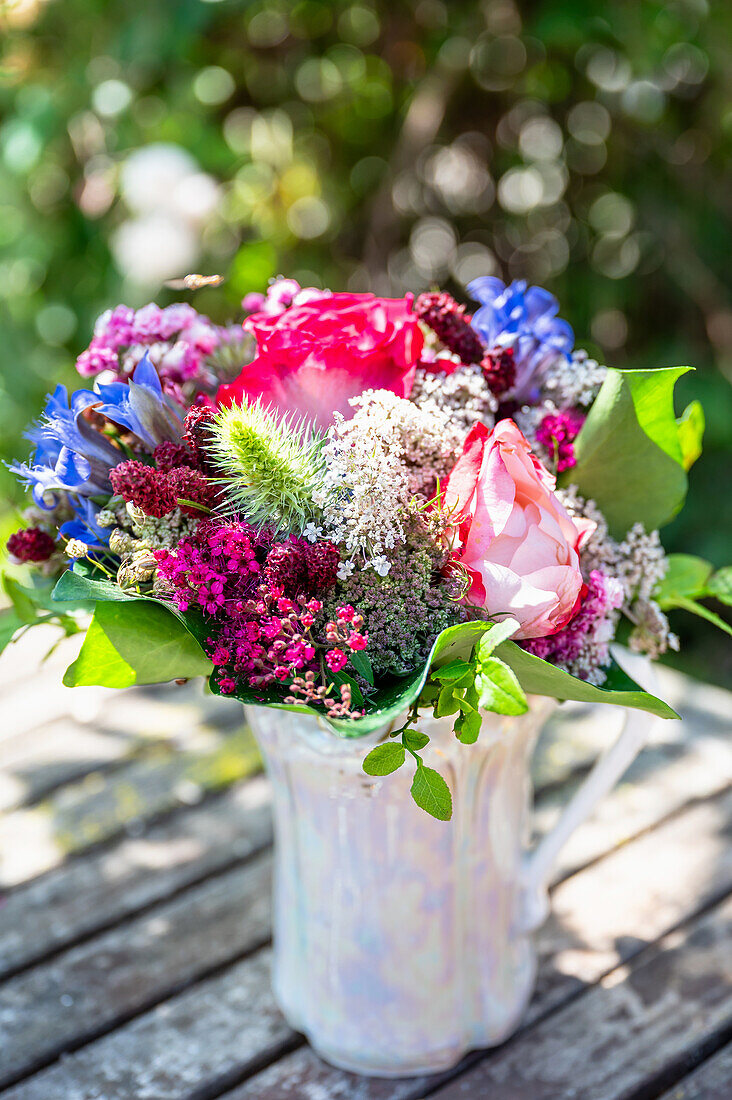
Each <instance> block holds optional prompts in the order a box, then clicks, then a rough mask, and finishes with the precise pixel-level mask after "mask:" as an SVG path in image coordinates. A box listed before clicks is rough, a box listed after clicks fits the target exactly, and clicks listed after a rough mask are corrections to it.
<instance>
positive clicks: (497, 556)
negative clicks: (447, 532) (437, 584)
mask: <svg viewBox="0 0 732 1100" xmlns="http://www.w3.org/2000/svg"><path fill="white" fill-rule="evenodd" d="M555 484H556V482H555V479H554V478H553V477H552V475H551V474H550V473H549V471H548V470H547V469H545V467H544V466H542V464H541V463H540V462H539V461H538V459H537V458H535V456H534V455H533V454H532V453H531V447H530V446H529V443H528V442H527V440H526V439H525V437H524V436H523V435H522V433H521V432H520V431H519V429H518V428H517V427H516V425H515V424H514V422H513V421H512V420H501V421H500V422H499V423H498V424H496V426H495V428H494V429H493V431H492V432H490V433H489V432H488V429H487V428H486V427H485V425H484V424H476V425H475V427H473V428H472V429H471V431H470V434H469V435H468V437H467V439H466V440H465V444H464V447H463V453H462V455H461V456H460V458H459V459H458V461H457V463H456V465H455V467H454V469H453V471H452V473H451V474H450V477H449V480H448V483H447V486H446V489H445V495H444V500H445V507H446V508H447V509H448V511H450V512H451V513H452V514H453V516H454V524H455V526H454V534H455V538H456V542H457V548H456V550H455V552H454V554H453V559H454V560H455V561H457V562H459V563H460V564H461V565H462V566H463V567H464V568H465V569H466V571H467V573H468V576H469V578H470V589H469V591H468V593H467V595H466V597H465V602H466V603H467V604H469V605H472V606H474V607H480V608H482V609H484V610H485V611H487V612H488V614H489V616H490V617H491V618H493V617H495V618H501V617H504V616H507V615H510V616H511V617H512V618H515V619H517V620H518V622H519V624H520V629H519V630H518V631H517V633H516V637H517V638H542V637H545V636H546V635H548V634H554V633H556V631H558V630H561V629H562V627H563V626H565V625H566V623H568V622H569V620H570V619H571V618H572V616H573V615H574V614H575V613H576V611H577V610H578V608H579V605H580V601H581V596H582V574H581V572H580V562H579V549H580V547H581V546H582V545H583V544H584V542H585V541H586V540H587V539H588V538H589V536H590V534H591V533H592V531H593V530H594V528H595V524H594V523H592V522H591V521H589V520H582V519H572V518H571V517H570V516H569V514H568V513H567V511H566V509H565V508H564V507H563V505H562V504H561V502H560V500H559V498H558V497H557V496H556V495H555V493H554V487H555Z"/></svg>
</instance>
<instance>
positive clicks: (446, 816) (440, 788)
mask: <svg viewBox="0 0 732 1100" xmlns="http://www.w3.org/2000/svg"><path fill="white" fill-rule="evenodd" d="M412 798H413V799H414V801H415V802H416V803H417V805H418V806H419V807H420V809H422V810H426V811H427V813H428V814H430V815H431V816H432V817H436V818H437V819H438V821H449V820H450V818H451V817H452V795H451V794H450V788H449V787H448V785H447V783H446V782H445V780H444V779H443V778H442V776H441V775H440V773H439V772H436V771H435V770H434V768H428V767H427V766H426V764H423V763H422V762H421V761H420V762H419V764H418V765H417V771H416V772H415V773H414V779H413V781H412Z"/></svg>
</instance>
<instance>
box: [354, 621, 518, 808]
mask: <svg viewBox="0 0 732 1100" xmlns="http://www.w3.org/2000/svg"><path fill="white" fill-rule="evenodd" d="M517 629H518V623H517V622H516V621H515V619H507V620H505V621H504V622H500V623H494V624H493V625H492V626H491V627H490V629H489V630H487V631H486V632H485V633H484V634H483V635H482V636H481V638H480V639H479V640H478V642H477V643H476V645H475V646H474V647H473V651H472V653H471V656H470V660H465V659H464V658H462V657H457V658H455V659H453V660H452V661H449V662H448V663H447V664H444V665H442V666H440V667H439V668H436V669H433V670H432V672H431V674H430V680H429V682H428V684H427V685H426V687H425V689H424V691H423V693H422V695H421V696H420V698H419V699H418V700H417V701H416V702H415V703H414V705H413V706H412V708H411V710H410V713H409V716H408V718H407V721H406V722H405V723H404V725H403V726H400V727H399V728H398V729H396V730H393V731H392V732H391V734H390V740H389V741H387V742H384V743H383V744H381V745H377V746H376V747H375V748H374V749H372V750H371V752H370V753H368V755H367V756H366V757H365V759H364V762H363V769H364V771H365V772H366V774H367V775H373V776H382V775H390V774H391V773H392V772H395V771H397V770H398V769H399V768H401V766H402V765H403V764H404V762H405V761H406V758H407V753H409V755H410V756H412V757H413V758H414V761H415V764H416V771H415V773H414V779H413V781H412V787H411V795H412V798H413V799H414V801H415V802H416V803H417V805H418V806H419V807H420V808H421V809H423V810H426V812H427V813H428V814H431V815H432V817H436V818H438V819H439V820H440V821H449V820H450V818H451V817H452V795H451V793H450V788H449V787H448V785H447V783H446V782H445V780H444V779H443V778H442V776H441V775H440V774H439V772H436V771H435V770H434V768H429V767H427V765H426V764H425V763H424V761H423V760H422V758H421V756H420V755H419V754H420V752H421V751H422V749H424V748H426V746H427V745H428V744H429V740H430V739H429V737H428V736H427V734H426V733H422V732H421V730H418V729H415V728H414V723H415V722H416V721H417V720H418V717H419V708H420V705H425V704H427V705H430V706H432V708H433V712H434V715H435V717H436V718H444V717H446V716H448V715H451V714H454V715H455V716H456V717H455V725H454V731H455V736H456V737H457V738H458V740H459V741H461V742H462V743H463V744H465V745H472V744H474V742H475V741H477V740H478V735H479V733H480V727H481V722H482V715H481V711H482V710H490V711H494V712H496V713H497V714H508V715H518V714H525V713H526V711H527V710H528V709H529V705H528V703H527V701H526V695H525V693H524V691H523V689H522V687H521V685H520V684H519V682H518V680H517V678H516V676H515V674H514V672H513V671H512V670H511V669H510V668H509V666H508V665H507V664H506V663H505V661H502V660H500V658H498V657H494V656H493V650H494V649H495V648H496V647H497V646H499V645H500V644H501V642H505V641H506V640H507V639H508V638H510V637H511V636H512V635H513V634H515V633H516V630H517ZM397 737H399V738H400V741H395V740H394V739H395V738H397Z"/></svg>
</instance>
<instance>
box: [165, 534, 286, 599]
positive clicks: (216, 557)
mask: <svg viewBox="0 0 732 1100" xmlns="http://www.w3.org/2000/svg"><path fill="white" fill-rule="evenodd" d="M262 549H263V544H262V540H261V536H258V535H257V533H256V532H255V530H254V528H253V527H250V526H249V524H246V523H238V522H233V523H226V522H223V523H222V522H221V520H213V519H204V520H202V521H201V522H200V523H199V524H198V526H197V527H196V531H195V534H193V535H191V536H189V537H188V538H184V539H181V541H180V542H179V543H178V544H177V545H176V546H175V547H174V548H173V549H172V550H156V551H155V560H156V561H157V563H158V576H159V577H160V578H161V579H162V580H163V581H164V582H166V583H167V585H169V586H170V589H171V597H172V599H173V600H174V601H175V604H176V606H177V608H178V610H179V611H188V610H189V608H190V607H191V606H193V607H195V606H196V605H197V606H198V607H200V608H201V609H202V610H203V611H204V612H205V613H206V614H207V615H211V616H218V615H229V616H231V615H237V614H238V613H240V612H241V611H242V610H243V608H244V604H245V602H246V601H247V600H248V599H249V598H250V596H251V595H252V593H253V592H254V590H255V589H256V585H257V583H258V580H259V574H260V573H261V571H262V564H261V561H260V560H259V558H263V557H264V554H263V553H262ZM258 551H259V552H260V553H259V558H258Z"/></svg>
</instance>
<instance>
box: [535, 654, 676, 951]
mask: <svg viewBox="0 0 732 1100" xmlns="http://www.w3.org/2000/svg"><path fill="white" fill-rule="evenodd" d="M614 656H615V658H616V660H617V661H618V664H621V663H622V667H623V668H624V669H625V671H627V672H628V674H629V675H631V676H633V679H635V680H636V681H637V682H638V683H640V685H641V687H643V689H644V690H645V691H649V692H651V693H652V694H654V695H655V694H657V688H656V680H657V678H656V672H655V669H654V668H653V665H652V664H651V662H650V660H649V659H648V658H647V657H645V656H641V655H639V654H637V653H630V652H629V651H627V650H622V651H621V652H620V653H617V652H614ZM657 721H659V719H658V718H657V717H656V716H655V715H652V714H649V713H648V712H647V711H642V710H631V709H630V708H626V709H625V722H624V725H623V728H622V730H621V731H620V733H619V734H618V737H617V739H616V741H615V743H614V744H613V745H611V746H610V748H608V749H606V750H605V752H603V754H602V755H601V756H600V757H599V758H598V760H597V761H596V763H595V765H594V767H593V768H592V770H591V771H590V773H589V775H588V776H587V777H586V778H585V779H584V781H583V782H582V783H581V785H580V787H579V789H578V790H577V791H576V792H575V794H574V795H573V796H572V798H571V799H570V800H569V802H568V803H567V805H566V806H565V807H564V809H563V810H562V813H561V815H560V817H559V820H558V821H557V823H556V824H555V825H554V827H553V828H552V829H550V831H549V832H548V833H547V834H546V836H544V837H542V839H541V840H540V841H539V843H538V844H537V845H536V847H535V848H534V849H533V850H532V851H530V852H527V854H526V856H525V859H524V864H523V882H522V903H521V905H520V907H519V912H520V917H519V920H520V924H521V928H520V931H522V932H531V931H533V930H534V929H536V928H538V927H539V926H540V925H541V924H543V923H544V921H545V920H546V917H547V916H548V913H549V898H548V888H549V882H550V878H551V874H552V870H553V868H554V866H555V864H556V860H557V856H558V855H559V853H560V851H561V850H562V848H563V847H564V845H565V844H566V843H567V841H568V840H569V838H570V836H571V835H572V833H573V832H574V830H575V829H576V828H577V826H578V825H581V824H582V823H583V822H584V821H585V820H586V819H587V818H588V817H589V816H590V814H591V813H592V811H593V810H594V809H595V807H596V806H597V804H598V802H599V801H600V799H601V798H603V797H604V796H605V795H606V794H608V793H609V792H610V791H611V790H612V788H613V787H614V786H615V784H616V783H617V782H618V780H619V779H620V778H621V776H622V775H623V774H624V772H625V771H626V770H627V769H628V768H629V767H630V765H631V764H632V763H633V761H634V760H635V758H636V756H637V755H638V753H639V752H640V750H641V749H642V748H643V746H644V745H645V744H646V741H647V740H648V737H649V735H650V732H651V730H652V729H653V727H654V724H655V723H656V722H657Z"/></svg>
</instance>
